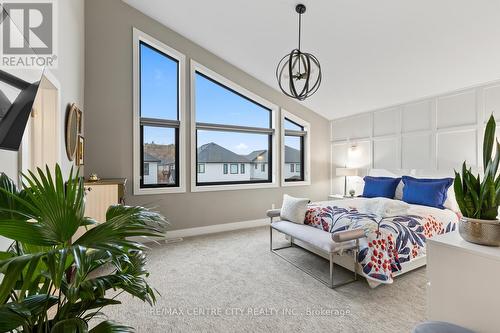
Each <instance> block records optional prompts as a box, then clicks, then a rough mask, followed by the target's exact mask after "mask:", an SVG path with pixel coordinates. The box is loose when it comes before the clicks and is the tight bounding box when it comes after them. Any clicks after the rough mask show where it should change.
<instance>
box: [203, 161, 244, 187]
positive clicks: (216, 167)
mask: <svg viewBox="0 0 500 333" xmlns="http://www.w3.org/2000/svg"><path fill="white" fill-rule="evenodd" d="M231 164H233V163H227V174H224V166H223V163H205V172H204V173H198V182H202V183H203V182H228V181H234V182H235V181H248V180H250V168H253V166H252V165H251V164H250V163H244V165H245V173H241V164H242V163H237V164H238V173H236V174H232V173H231Z"/></svg>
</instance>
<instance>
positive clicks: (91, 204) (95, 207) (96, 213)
mask: <svg viewBox="0 0 500 333" xmlns="http://www.w3.org/2000/svg"><path fill="white" fill-rule="evenodd" d="M126 183H127V179H125V178H113V179H101V180H98V181H94V182H91V181H85V183H84V187H85V200H86V202H85V216H87V217H91V218H93V219H95V220H97V221H98V222H103V221H106V211H107V210H108V208H109V206H111V205H117V204H124V203H125V185H126Z"/></svg>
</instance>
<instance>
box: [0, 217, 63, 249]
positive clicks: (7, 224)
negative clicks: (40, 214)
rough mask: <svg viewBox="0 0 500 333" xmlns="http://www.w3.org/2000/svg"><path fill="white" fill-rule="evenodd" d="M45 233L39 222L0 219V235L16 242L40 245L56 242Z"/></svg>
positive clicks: (54, 243) (49, 244)
mask: <svg viewBox="0 0 500 333" xmlns="http://www.w3.org/2000/svg"><path fill="white" fill-rule="evenodd" d="M47 234H48V233H47V232H46V228H44V227H43V226H42V225H41V224H39V223H32V222H26V221H21V220H3V221H0V235H1V236H4V237H7V238H10V239H13V240H15V241H18V242H23V243H29V244H34V245H41V246H51V245H56V244H58V243H57V241H56V240H54V239H53V238H52V237H50V235H47Z"/></svg>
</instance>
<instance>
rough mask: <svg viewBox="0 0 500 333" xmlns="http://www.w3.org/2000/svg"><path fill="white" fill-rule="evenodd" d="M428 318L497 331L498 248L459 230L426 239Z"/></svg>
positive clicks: (499, 323) (499, 300)
mask: <svg viewBox="0 0 500 333" xmlns="http://www.w3.org/2000/svg"><path fill="white" fill-rule="evenodd" d="M427 277H428V284H427V318H428V319H429V320H441V321H447V322H451V323H454V324H458V325H461V326H464V327H466V328H468V329H471V330H473V331H477V332H481V333H490V332H491V333H493V332H495V333H496V332H499V327H500V315H499V314H498V305H499V304H500V283H499V281H500V280H499V278H500V248H498V247H488V246H481V245H476V244H472V243H469V242H466V241H465V240H463V239H462V238H461V237H460V235H459V234H458V232H456V231H455V232H451V233H447V234H444V235H438V236H436V237H433V238H430V239H428V240H427Z"/></svg>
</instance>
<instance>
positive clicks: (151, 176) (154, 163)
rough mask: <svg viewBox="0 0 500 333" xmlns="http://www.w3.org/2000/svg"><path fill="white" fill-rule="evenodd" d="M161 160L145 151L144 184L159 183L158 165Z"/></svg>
mask: <svg viewBox="0 0 500 333" xmlns="http://www.w3.org/2000/svg"><path fill="white" fill-rule="evenodd" d="M160 162H161V160H160V159H158V158H156V157H154V156H152V155H150V154H148V153H144V165H143V182H144V184H157V183H158V165H159V164H160Z"/></svg>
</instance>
